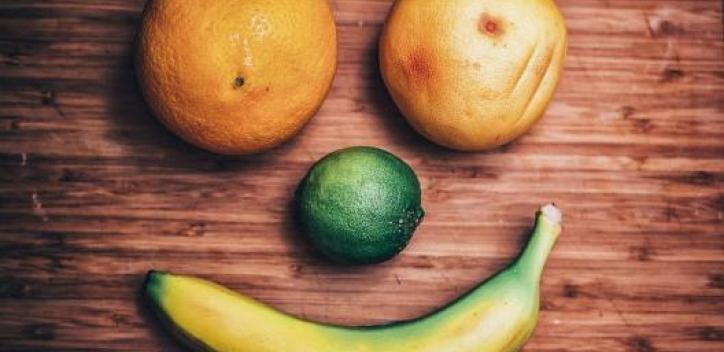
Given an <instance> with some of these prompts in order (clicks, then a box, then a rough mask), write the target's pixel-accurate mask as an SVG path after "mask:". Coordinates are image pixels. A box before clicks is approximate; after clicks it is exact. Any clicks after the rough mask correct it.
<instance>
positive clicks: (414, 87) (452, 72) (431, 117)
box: [380, 0, 567, 151]
mask: <svg viewBox="0 0 724 352" xmlns="http://www.w3.org/2000/svg"><path fill="white" fill-rule="evenodd" d="M566 46H567V35H566V28H565V25H564V21H563V17H562V15H561V13H560V12H559V10H558V8H557V6H556V4H555V3H554V2H553V1H552V0H445V1H432V0H399V1H397V2H396V3H395V5H394V7H393V9H392V11H391V13H390V15H389V17H388V19H387V22H386V24H385V28H384V31H383V34H382V37H381V40H380V66H381V67H380V68H381V70H382V76H383V78H384V81H385V84H386V85H387V87H388V90H389V91H390V94H391V95H392V98H393V100H394V101H395V103H396V104H397V106H398V107H399V109H400V111H401V112H402V114H403V115H405V117H406V118H407V120H408V121H409V122H410V124H411V125H412V126H413V127H414V128H415V129H416V130H417V131H419V132H420V133H421V134H423V135H424V136H426V137H427V138H429V139H430V140H432V141H434V142H436V143H438V144H441V145H443V146H446V147H449V148H453V149H458V150H464V151H479V150H486V149H491V148H494V147H497V146H500V145H503V144H506V143H508V142H510V141H512V140H514V139H516V138H517V137H519V136H520V135H522V134H523V133H525V132H526V131H527V130H528V129H529V128H530V127H531V126H532V125H533V124H534V123H535V122H536V120H538V119H539V118H540V116H541V115H543V112H544V111H545V109H546V107H547V106H548V104H549V102H550V100H551V98H552V96H553V93H554V91H555V87H556V85H557V83H558V80H559V78H560V76H561V71H562V69H563V64H564V59H565V54H566Z"/></svg>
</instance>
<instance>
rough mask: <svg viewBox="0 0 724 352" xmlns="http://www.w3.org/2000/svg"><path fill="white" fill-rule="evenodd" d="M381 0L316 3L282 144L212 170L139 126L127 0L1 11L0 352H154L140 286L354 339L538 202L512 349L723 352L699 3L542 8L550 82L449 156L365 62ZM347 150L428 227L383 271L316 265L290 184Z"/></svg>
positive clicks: (721, 67) (469, 273) (711, 116)
mask: <svg viewBox="0 0 724 352" xmlns="http://www.w3.org/2000/svg"><path fill="white" fill-rule="evenodd" d="M391 3H392V2H391V1H390V0H337V1H334V5H335V11H336V17H337V22H338V25H339V27H338V31H339V40H340V62H339V69H338V72H337V76H336V80H335V83H334V89H333V90H332V92H331V94H330V96H329V98H328V100H327V101H326V103H325V105H324V107H323V109H322V111H321V112H320V113H319V114H318V116H317V117H316V118H315V119H314V120H313V122H312V123H311V124H310V125H309V126H308V128H306V129H305V131H304V132H303V134H302V135H301V136H299V137H298V138H296V139H295V140H294V141H292V142H291V143H289V144H287V145H285V146H283V147H281V148H279V149H277V150H274V151H273V152H270V153H266V154H263V155H259V156H254V157H247V158H226V157H219V156H215V155H211V154H208V153H205V152H202V151H199V150H197V149H194V148H193V147H190V146H188V145H186V144H184V143H182V142H180V141H179V140H178V139H176V138H175V137H173V136H171V135H170V134H169V133H168V132H166V131H165V130H164V129H163V128H162V127H160V125H159V124H158V123H157V122H156V121H155V120H154V119H153V117H152V116H150V114H149V113H148V111H147V109H146V107H145V105H144V103H143V101H142V99H141V98H140V96H139V93H138V90H137V89H136V83H135V81H134V78H133V67H132V65H131V54H132V52H133V42H134V36H135V33H136V29H137V24H138V20H139V13H140V11H141V9H142V6H143V1H142V0H98V1H92V2H90V1H78V0H75V1H74V0H46V1H37V0H35V1H31V0H13V1H2V2H0V350H3V351H38V350H52V351H84V350H85V351H101V350H117V351H161V350H163V351H168V350H174V349H178V346H176V345H175V344H174V342H173V341H171V339H170V338H169V337H168V336H167V334H166V333H165V332H164V331H162V330H161V329H160V328H159V327H158V326H157V325H156V322H155V320H154V319H153V318H152V317H151V316H150V315H149V314H148V312H147V310H146V308H145V307H144V305H143V304H141V303H140V302H139V299H138V298H137V296H138V290H139V287H140V284H141V281H142V279H143V276H144V273H145V272H146V271H147V270H149V269H151V268H156V269H165V270H171V271H175V272H180V273H186V274H194V275H199V276H203V277H206V278H209V279H213V280H216V281H219V282H221V283H223V284H225V285H228V286H230V287H232V288H234V289H237V290H240V291H243V292H245V293H247V294H250V295H252V296H254V297H257V298H259V299H261V300H263V301H265V302H268V303H270V304H273V305H275V306H277V307H279V308H281V309H284V310H287V311H289V312H291V313H294V314H298V315H301V316H304V317H307V318H310V319H318V320H322V321H328V322H335V323H346V324H360V323H377V322H382V321H388V320H397V319H404V318H411V317H414V316H417V315H419V314H422V313H425V312H428V311H430V310H431V309H433V308H435V307H437V306H440V305H441V304H443V303H445V302H446V301H448V300H450V299H451V298H453V297H455V296H457V295H459V294H461V293H462V292H464V291H465V290H467V289H468V288H470V287H472V286H473V285H474V284H475V283H476V282H477V281H479V280H480V279H482V278H485V277H486V276H488V275H490V274H492V273H494V272H495V271H497V270H498V269H500V268H501V267H503V266H504V265H505V263H507V262H508V261H509V260H510V259H511V258H513V257H514V256H515V255H516V252H517V251H518V250H519V248H520V245H521V243H522V242H523V241H524V240H525V238H526V236H527V235H526V232H527V231H528V230H529V229H530V225H531V215H532V214H533V212H534V211H535V209H536V208H537V207H538V206H539V205H540V204H542V203H545V202H548V201H555V202H557V203H558V204H559V205H560V206H561V207H562V208H563V209H564V211H565V214H566V227H565V232H564V234H563V236H562V237H561V240H560V242H559V244H558V246H557V248H556V249H555V251H554V253H553V256H552V259H551V261H550V263H549V265H548V267H547V268H546V273H545V277H544V280H543V284H542V309H543V311H542V315H541V321H540V325H539V327H538V329H537V331H536V334H535V336H534V338H533V340H532V341H531V342H530V344H529V345H528V346H527V347H526V351H639V352H649V351H722V350H724V226H723V220H722V212H723V211H724V194H723V193H724V44H723V40H724V39H723V36H722V2H721V1H717V0H678V1H674V0H637V1H629V0H560V1H558V3H559V5H560V6H561V8H562V11H563V12H564V14H565V16H566V18H567V21H568V27H569V30H570V48H569V56H568V61H567V69H566V72H565V75H564V79H563V82H562V84H561V86H560V88H559V90H558V93H557V95H556V98H555V101H554V103H553V104H552V106H551V107H550V109H549V110H548V112H547V114H546V117H545V118H544V119H543V120H542V122H541V123H539V124H538V125H537V126H536V127H535V128H534V130H533V131H532V132H531V133H529V134H528V135H526V136H525V137H523V138H522V139H520V140H519V141H517V142H515V143H513V144H511V145H509V146H507V147H505V148H502V149H500V150H497V151H494V152H491V153H480V154H461V153H455V152H451V151H447V150H444V149H441V148H439V147H436V146H434V145H432V144H430V143H428V142H426V141H425V140H424V139H423V138H421V137H420V136H418V135H417V134H416V133H414V132H413V131H412V130H411V129H410V128H409V127H408V126H407V125H406V123H405V122H404V121H403V119H402V118H401V116H400V115H399V113H398V112H397V111H396V109H395V107H394V105H393V104H392V103H391V101H390V99H389V97H388V95H387V93H386V91H385V89H384V86H383V85H382V83H381V81H380V78H379V73H378V70H377V62H376V58H375V57H376V50H375V45H376V40H377V37H378V35H379V32H380V28H381V25H382V24H383V21H384V18H385V15H386V13H387V11H388V9H389V7H390V5H391ZM350 145H375V146H379V147H383V148H386V149H388V150H390V151H392V152H394V153H396V154H398V155H400V156H401V157H403V158H404V159H405V160H407V161H408V162H410V163H411V164H412V165H413V167H414V168H415V169H416V171H417V172H418V174H419V176H420V178H421V180H422V183H423V186H424V206H425V208H426V210H427V213H428V216H427V218H426V219H425V221H424V223H423V225H422V227H421V228H420V230H419V231H418V232H417V234H416V236H415V238H414V240H413V243H412V245H411V246H410V247H409V248H408V249H407V250H406V251H405V252H404V253H403V254H402V255H401V256H400V257H398V258H397V259H395V260H393V261H391V262H389V263H385V264H383V265H378V266H373V267H363V268H340V267H338V266H335V265H332V264H330V263H328V262H326V261H324V260H322V259H320V258H318V257H317V256H316V255H315V254H314V252H313V251H311V250H310V249H309V248H308V247H307V246H306V244H305V243H304V242H303V241H301V240H300V239H299V238H300V234H299V233H298V232H297V230H296V227H295V225H294V223H293V221H292V220H291V219H290V213H289V203H290V199H291V195H292V192H293V190H294V187H295V185H296V183H297V182H298V180H299V179H300V177H301V176H303V174H304V173H305V171H306V170H307V168H308V167H309V166H310V165H311V164H312V163H313V162H314V161H315V160H317V159H318V158H320V157H322V156H323V155H325V154H326V153H328V152H331V151H333V150H335V149H337V148H341V147H345V146H350Z"/></svg>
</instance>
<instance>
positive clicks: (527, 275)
mask: <svg viewBox="0 0 724 352" xmlns="http://www.w3.org/2000/svg"><path fill="white" fill-rule="evenodd" d="M560 232H561V213H560V211H559V210H558V209H557V208H556V207H555V206H553V205H547V206H544V207H543V208H541V210H540V211H539V212H538V215H537V219H536V227H535V230H534V231H533V235H532V236H531V239H530V242H529V243H528V245H527V246H526V249H525V250H524V252H523V254H522V255H521V256H520V257H519V258H518V259H517V260H516V261H515V262H514V263H513V264H512V265H511V266H509V267H508V268H507V269H505V270H503V271H501V272H500V273H498V274H497V275H495V276H494V277H492V278H490V279H489V280H487V281H485V282H484V283H482V284H480V285H479V286H478V287H477V288H475V289H473V290H472V291H470V292H469V293H467V294H466V295H464V296H462V297H460V298H458V299H457V300H455V301H454V302H452V303H450V304H449V305H447V306H446V307H444V308H442V309H440V310H438V311H436V312H434V313H431V314H429V315H427V316H424V317H421V318H418V319H415V320H410V321H404V322H398V323H393V324H387V325H379V326H368V327H345V326H335V325H329V324H321V323H315V322H311V321H306V320H303V319H300V318H297V317H294V316H291V315H289V314H285V313H283V312H280V311H278V310H276V309H274V308H271V307H269V306H267V305H265V304H262V303H260V302H258V301H256V300H254V299H252V298H249V297H246V296H243V295H240V294H237V293H235V292H232V291H230V290H228V289H226V288H224V287H222V286H219V285H216V284H214V283H211V282H209V281H205V280H201V279H198V278H192V277H187V276H179V275H173V274H169V273H163V272H156V271H152V272H150V273H149V274H148V277H147V280H146V284H145V293H146V296H147V298H148V300H149V301H150V304H151V305H152V307H153V308H154V309H155V310H156V311H157V312H158V313H159V314H160V315H161V316H162V318H163V319H164V320H166V321H167V322H168V323H169V324H170V325H172V327H173V328H175V330H176V331H177V332H179V333H180V334H181V335H182V336H183V337H184V338H185V340H186V341H188V342H190V343H191V345H192V346H193V347H196V348H197V349H198V350H201V351H220V352H227V351H228V352H232V351H233V352H384V351H390V352H508V351H511V352H512V351H518V350H519V349H520V348H521V347H522V346H523V345H524V344H525V343H526V342H527V341H528V339H529V338H530V336H531V335H532V333H533V330H534V329H535V325H536V323H537V320H538V303H539V297H538V296H539V281H540V277H541V273H542V271H543V266H544V264H545V261H546V259H547V257H548V254H549V253H550V251H551V249H552V248H553V245H554V243H555V241H556V239H557V237H558V235H559V234H560Z"/></svg>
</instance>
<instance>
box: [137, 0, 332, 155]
mask: <svg viewBox="0 0 724 352" xmlns="http://www.w3.org/2000/svg"><path fill="white" fill-rule="evenodd" d="M336 56H337V44H336V29H335V24H334V17H333V15H332V11H331V9H330V7H329V4H328V3H327V1H326V0H305V1H299V0H274V1H266V0H215V1H186V0H150V1H149V2H148V3H147V5H146V9H145V11H144V15H143V20H142V25H141V32H140V37H139V44H138V51H137V56H136V61H137V64H136V66H137V73H138V79H139V83H140V86H141V88H142V90H143V93H144V96H145V98H146V101H147V102H148V104H149V106H150V108H151V110H152V111H153V113H154V114H155V115H156V116H157V117H158V119H159V120H161V122H163V124H165V125H166V126H167V127H168V128H169V129H170V130H172V131H173V132H175V133H176V134H177V135H178V136H180V137H181V138H183V139H184V140H186V141H188V142H189V143H192V144H194V145H196V146H198V147H201V148H204V149H207V150H210V151H213V152H217V153H222V154H250V153H256V152H260V151H264V150H267V149H270V148H273V147H274V146H277V145H279V144H281V143H282V142H284V141H286V140H288V139H290V138H291V137H292V136H294V135H295V134H297V133H298V132H299V131H300V130H301V129H302V127H303V126H304V125H305V124H306V123H307V121H308V120H309V119H310V118H311V117H312V116H313V115H314V114H315V112H316V111H317V110H318V109H319V107H320V106H321V104H322V102H323V100H324V98H325V95H326V93H327V91H328V90H329V88H330V86H331V83H332V79H333V77H334V72H335V68H336Z"/></svg>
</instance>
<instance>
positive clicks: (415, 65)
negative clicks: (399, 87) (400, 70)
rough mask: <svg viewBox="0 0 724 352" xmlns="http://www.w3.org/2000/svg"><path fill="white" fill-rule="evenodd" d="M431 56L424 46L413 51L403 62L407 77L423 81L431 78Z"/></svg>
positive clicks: (415, 80) (414, 80) (419, 81)
mask: <svg viewBox="0 0 724 352" xmlns="http://www.w3.org/2000/svg"><path fill="white" fill-rule="evenodd" d="M431 59H432V58H431V56H430V54H429V53H428V52H427V50H425V49H424V48H418V49H417V50H415V51H413V52H412V54H410V56H409V57H408V58H407V61H406V62H405V63H404V64H403V65H404V69H405V72H406V73H407V76H408V78H409V79H410V80H411V81H413V82H418V83H423V82H426V81H428V80H430V78H432V73H433V68H432V64H431V62H430V61H431Z"/></svg>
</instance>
